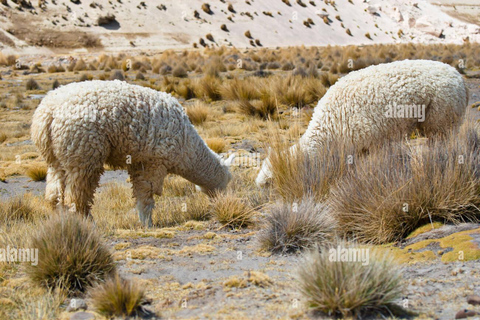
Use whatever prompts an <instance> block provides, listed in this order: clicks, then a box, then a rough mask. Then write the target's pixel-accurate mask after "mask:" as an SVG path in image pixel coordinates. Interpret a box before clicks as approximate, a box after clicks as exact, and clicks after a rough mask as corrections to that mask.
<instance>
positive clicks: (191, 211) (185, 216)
mask: <svg viewBox="0 0 480 320" xmlns="http://www.w3.org/2000/svg"><path fill="white" fill-rule="evenodd" d="M186 192H188V190H186ZM157 202H158V205H157V207H156V208H155V209H154V211H153V223H154V224H155V225H156V226H157V227H159V228H164V227H171V226H176V225H179V224H182V223H185V222H187V221H191V220H193V221H204V220H208V219H210V218H211V212H210V207H209V200H208V197H207V196H206V195H205V194H203V193H200V192H195V193H193V194H191V195H188V196H187V197H185V198H178V199H172V198H170V199H167V198H163V199H160V198H159V199H157Z"/></svg>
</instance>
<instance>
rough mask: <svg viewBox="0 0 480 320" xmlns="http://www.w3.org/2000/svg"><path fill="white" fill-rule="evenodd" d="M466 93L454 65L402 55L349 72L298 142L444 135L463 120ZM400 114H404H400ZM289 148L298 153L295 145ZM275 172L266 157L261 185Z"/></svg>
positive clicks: (360, 142)
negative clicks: (405, 110)
mask: <svg viewBox="0 0 480 320" xmlns="http://www.w3.org/2000/svg"><path fill="white" fill-rule="evenodd" d="M467 103H468V93H467V88H466V86H465V82H464V80H463V78H462V76H461V75H460V73H459V72H458V71H457V70H456V69H455V68H453V67H451V66H449V65H447V64H444V63H441V62H436V61H429V60H404V61H397V62H392V63H386V64H380V65H376V66H370V67H368V68H365V69H362V70H359V71H355V72H351V73H349V74H348V75H346V76H345V77H343V78H341V79H340V80H339V81H337V83H335V85H333V86H332V87H331V88H330V89H329V90H328V91H327V93H326V94H325V96H323V98H322V99H321V100H320V101H319V102H318V105H317V106H316V107H315V110H314V113H313V116H312V119H311V121H310V123H309V125H308V128H307V130H306V132H305V133H304V135H303V136H302V137H301V138H300V140H299V146H300V147H301V148H302V150H305V151H307V152H308V153H309V154H314V153H315V152H316V150H319V148H322V146H324V145H325V144H326V143H328V142H329V141H332V139H333V138H335V139H337V138H340V139H342V140H343V141H346V142H349V143H353V145H354V146H355V147H356V148H357V150H366V149H369V148H370V147H372V146H373V145H375V144H378V143H379V142H382V141H386V140H394V139H398V138H399V137H403V136H405V135H409V134H410V133H412V132H413V131H414V130H415V129H417V130H419V132H421V133H422V134H425V135H427V136H429V135H435V134H446V133H447V132H448V131H449V130H452V129H455V128H457V127H458V126H459V125H460V123H461V122H462V121H463V116H464V114H465V110H466V107H467ZM398 106H407V107H409V106H420V107H421V106H425V114H424V116H425V119H424V121H423V122H419V121H418V119H417V118H414V117H401V114H400V113H398V114H397V117H395V114H394V113H393V112H392V113H391V114H392V115H394V116H393V117H392V116H389V115H388V112H387V111H388V110H391V109H390V107H394V108H398ZM399 115H400V116H399ZM292 148H293V149H291V152H294V150H295V146H294V147H292ZM271 177H272V173H271V170H270V162H269V160H268V158H267V159H266V160H265V161H264V163H263V165H262V167H261V169H260V172H259V174H258V176H257V179H256V183H257V185H258V186H263V185H265V184H266V183H267V182H268V181H269V180H270V179H271Z"/></svg>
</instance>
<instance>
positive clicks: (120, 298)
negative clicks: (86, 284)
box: [89, 275, 147, 317]
mask: <svg viewBox="0 0 480 320" xmlns="http://www.w3.org/2000/svg"><path fill="white" fill-rule="evenodd" d="M89 298H90V300H91V301H92V304H93V307H94V308H95V310H96V311H98V312H99V313H100V314H102V315H104V316H107V317H111V316H116V317H130V316H139V315H142V314H144V313H145V311H144V306H145V304H146V303H147V299H146V296H145V291H144V289H143V288H142V287H141V286H140V285H138V284H137V283H136V282H134V281H131V280H125V279H122V278H120V276H118V275H115V276H114V277H111V278H110V279H108V280H107V281H105V282H104V283H102V284H100V285H97V286H96V287H94V288H93V289H92V290H91V291H90V292H89Z"/></svg>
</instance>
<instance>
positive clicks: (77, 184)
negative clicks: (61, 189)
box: [65, 165, 103, 218]
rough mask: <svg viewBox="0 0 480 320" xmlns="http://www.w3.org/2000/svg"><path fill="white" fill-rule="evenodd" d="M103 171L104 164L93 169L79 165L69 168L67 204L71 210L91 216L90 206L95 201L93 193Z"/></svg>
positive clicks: (66, 189) (66, 191)
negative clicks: (83, 168) (86, 168)
mask: <svg viewBox="0 0 480 320" xmlns="http://www.w3.org/2000/svg"><path fill="white" fill-rule="evenodd" d="M102 173H103V165H102V167H98V168H96V169H93V170H92V169H90V170H82V169H80V168H78V167H77V168H70V170H67V172H66V185H65V205H66V206H68V207H69V208H70V211H73V212H78V213H80V214H82V215H84V216H85V217H89V218H91V215H90V208H91V206H92V203H93V195H94V193H95V189H96V188H97V187H98V182H99V181H100V176H101V175H102Z"/></svg>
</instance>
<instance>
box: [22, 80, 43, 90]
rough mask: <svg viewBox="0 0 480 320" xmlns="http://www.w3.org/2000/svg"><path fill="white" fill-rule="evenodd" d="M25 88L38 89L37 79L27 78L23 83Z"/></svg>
mask: <svg viewBox="0 0 480 320" xmlns="http://www.w3.org/2000/svg"><path fill="white" fill-rule="evenodd" d="M25 88H26V89H27V90H38V89H40V86H39V85H38V83H37V81H35V80H34V79H28V80H27V83H26V84H25Z"/></svg>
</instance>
